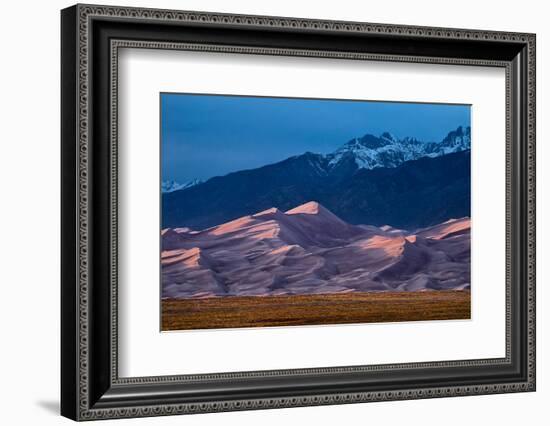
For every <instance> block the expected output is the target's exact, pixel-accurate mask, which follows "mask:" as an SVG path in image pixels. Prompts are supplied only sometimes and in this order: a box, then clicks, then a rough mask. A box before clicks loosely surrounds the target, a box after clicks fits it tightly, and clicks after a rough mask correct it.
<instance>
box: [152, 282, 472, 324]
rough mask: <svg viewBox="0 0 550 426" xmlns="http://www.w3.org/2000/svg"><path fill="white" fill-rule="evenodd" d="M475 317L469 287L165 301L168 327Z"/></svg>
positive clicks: (164, 319)
mask: <svg viewBox="0 0 550 426" xmlns="http://www.w3.org/2000/svg"><path fill="white" fill-rule="evenodd" d="M469 318H470V292H469V291H442V290H438V291H419V292H388V293H357V292H355V293H344V294H316V295H283V296H242V297H241V296H231V297H213V298H207V299H169V300H163V301H162V330H163V331H169V330H191V329H212V328H240V327H280V326H289V325H319V324H351V323H369V322H398V321H426V320H450V319H469Z"/></svg>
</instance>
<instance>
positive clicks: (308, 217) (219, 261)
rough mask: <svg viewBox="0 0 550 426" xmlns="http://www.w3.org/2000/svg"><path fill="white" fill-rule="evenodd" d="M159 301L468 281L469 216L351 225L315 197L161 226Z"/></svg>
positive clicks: (433, 286)
mask: <svg viewBox="0 0 550 426" xmlns="http://www.w3.org/2000/svg"><path fill="white" fill-rule="evenodd" d="M162 245H163V251H162V259H161V261H162V295H163V297H165V298H189V297H211V296H224V295H232V296H251V295H258V296H265V295H275V294H322V293H339V292H354V291H426V290H438V289H447V290H449V289H450V290H453V289H456V290H459V289H466V288H469V286H470V219H469V218H462V219H457V220H450V221H447V222H445V223H442V224H439V225H435V226H432V227H429V228H425V229H421V230H419V231H417V232H414V233H407V232H405V231H401V230H396V229H394V228H392V227H390V226H385V227H382V228H378V227H375V226H369V225H350V224H348V223H346V222H344V221H343V220H341V219H340V218H338V217H337V216H336V215H334V214H333V213H332V212H330V211H329V210H327V209H326V208H324V207H323V206H322V205H320V204H319V203H316V202H313V201H312V202H309V203H306V204H303V205H301V206H298V207H296V208H293V209H291V210H288V211H286V212H282V211H280V210H278V209H276V208H272V209H268V210H265V211H262V212H259V213H256V214H254V215H250V216H245V217H242V218H238V219H236V220H233V221H230V222H227V223H224V224H221V225H219V226H215V227H212V228H208V229H205V230H202V231H193V230H190V229H188V228H175V229H164V230H163V231H162Z"/></svg>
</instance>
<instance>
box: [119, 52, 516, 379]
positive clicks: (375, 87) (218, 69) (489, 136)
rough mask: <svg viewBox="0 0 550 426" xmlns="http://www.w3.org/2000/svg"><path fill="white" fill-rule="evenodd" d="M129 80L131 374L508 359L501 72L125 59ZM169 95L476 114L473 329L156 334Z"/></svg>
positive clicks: (124, 290)
mask: <svg viewBox="0 0 550 426" xmlns="http://www.w3.org/2000/svg"><path fill="white" fill-rule="evenodd" d="M220 75H222V76H223V79H221V78H219V76H220ZM151 76H154V78H152V77H151ZM182 76H185V78H182ZM119 81H120V86H119V91H118V94H119V158H120V159H121V162H120V164H119V176H120V177H119V188H120V194H121V199H120V204H119V205H120V210H119V215H120V216H119V223H120V225H121V226H120V233H119V253H120V265H119V335H120V340H119V350H120V357H119V360H120V363H119V366H120V369H119V374H120V375H121V376H123V377H134V376H155V375H169V374H198V373H215V372H220V371H247V370H248V371H250V370H272V369H288V368H313V367H326V366H345V365H361V364H381V363H396V362H424V361H437V360H457V359H479V358H499V357H504V356H505V334H504V333H505V310H504V308H505V274H504V272H505V233H504V229H505V214H504V212H505V208H506V204H505V144H504V140H505V73H504V69H502V68H487V67H464V66H449V65H431V64H403V63H390V62H385V63H381V62H377V63H373V62H365V61H342V60H327V59H326V58H299V57H276V58H273V57H269V56H264V55H246V56H243V55H235V54H233V55H231V54H220V53H204V52H189V51H186V52H178V51H158V50H143V49H139V50H138V49H123V50H122V52H121V53H120V56H119ZM326 81H330V82H331V84H330V85H327V84H326V83H325V82H326ZM166 91H172V92H180V93H182V92H183V93H186V92H194V93H205V92H206V93H232V94H241V95H262V96H274V95H276V96H292V97H300V96H301V97H325V98H340V99H372V100H392V101H399V100H405V101H418V102H449V103H462V104H466V103H469V104H472V105H473V106H472V108H471V112H472V120H471V124H472V140H473V143H472V181H473V182H474V185H473V188H472V224H473V228H472V318H471V320H467V321H427V322H409V323H406V322H405V323H398V324H353V325H332V326H307V327H279V328H274V327H271V328H267V329H266V328H263V329H259V328H252V329H238V330H215V331H214V330H195V331H181V332H171V333H159V317H160V313H159V303H158V301H159V275H160V274H159V267H160V265H159V259H158V257H159V234H158V232H159V229H158V224H159V223H160V218H159V209H157V208H154V206H155V205H156V204H157V203H158V199H159V191H158V188H159V184H160V183H159V175H160V170H159V164H160V161H159V145H158V135H159V93H160V92H166ZM351 136H352V135H350V137H351ZM488 164H490V165H491V167H488V166H487V165H488ZM358 335H360V336H361V338H360V339H357V336H358ZM219 347H224V348H227V349H226V350H225V352H224V356H223V357H220V356H219V350H218V349H217V348H219ZM189 348H192V350H189ZM159 359H162V362H158V360H159Z"/></svg>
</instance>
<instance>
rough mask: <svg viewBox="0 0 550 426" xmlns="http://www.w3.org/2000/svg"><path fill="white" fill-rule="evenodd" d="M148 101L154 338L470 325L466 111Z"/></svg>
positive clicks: (164, 96) (273, 101)
mask: <svg viewBox="0 0 550 426" xmlns="http://www.w3.org/2000/svg"><path fill="white" fill-rule="evenodd" d="M160 103H161V105H160V106H161V108H160V110H161V113H160V127H161V135H160V139H161V141H160V144H161V188H160V191H161V221H162V223H161V229H160V233H161V236H160V240H161V250H160V251H161V253H160V262H161V291H160V294H161V300H160V303H161V330H162V331H170V330H189V329H215V328H240V327H271V326H296V325H323V324H345V323H371V322H400V321H427V320H456V319H469V318H470V291H471V282H470V228H471V221H470V216H471V215H470V196H471V179H470V162H471V158H470V149H471V127H470V126H471V124H470V105H463V104H435V103H417V102H386V101H369V100H364V101H363V100H340V99H338V100H337V99H305V98H282V97H259V96H258V97H257V96H237V95H212V94H186V93H161V95H160Z"/></svg>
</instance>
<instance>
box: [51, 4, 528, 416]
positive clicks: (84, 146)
mask: <svg viewBox="0 0 550 426" xmlns="http://www.w3.org/2000/svg"><path fill="white" fill-rule="evenodd" d="M61 29H62V31H61V35H62V36H61V49H62V75H61V81H62V93H61V98H62V124H61V127H62V143H61V144H62V185H61V186H62V188H61V189H62V283H61V286H62V289H61V306H62V312H61V315H62V330H61V332H62V359H61V365H62V376H61V384H62V389H61V412H62V414H63V415H64V416H66V417H69V418H71V419H74V420H93V419H105V418H122V417H141V416H158V415H170V414H188V413H206V412H215V411H230V410H247V409H267V408H278V407H292V406H308V405H321V404H344V403H355V402H369V401H382V400H399V399H416V398H435V397H446V396H465V395H477V394H490V393H504V392H522V391H534V390H535V35H534V34H523V33H522V34H520V33H504V32H494V31H479V30H463V29H449V28H426V27H412V26H402V25H387V24H369V23H359V22H335V21H320V20H307V19H297V18H296V19H295V18H281V17H268V16H243V15H227V14H217V13H203V12H187V11H169V10H154V9H138V8H128V7H104V6H95V5H76V6H73V7H70V8H67V9H64V10H63V11H62V12H61Z"/></svg>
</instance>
